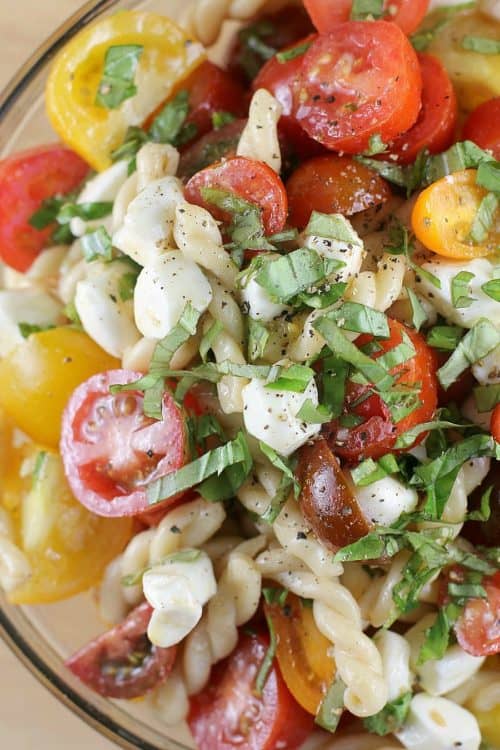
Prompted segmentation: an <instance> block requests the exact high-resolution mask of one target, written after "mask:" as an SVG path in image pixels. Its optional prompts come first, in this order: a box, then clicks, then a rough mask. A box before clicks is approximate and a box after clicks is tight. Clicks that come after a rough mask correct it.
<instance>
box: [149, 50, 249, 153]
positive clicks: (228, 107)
mask: <svg viewBox="0 0 500 750" xmlns="http://www.w3.org/2000/svg"><path fill="white" fill-rule="evenodd" d="M179 90H183V91H187V92H188V93H189V99H188V102H189V112H188V114H187V117H186V120H185V123H184V124H185V125H190V124H193V125H194V126H195V127H196V131H195V133H194V135H193V137H192V138H190V139H189V142H192V141H193V140H194V139H195V138H199V137H200V136H202V135H204V134H205V133H207V132H208V131H209V130H212V127H213V124H212V115H213V114H214V113H215V112H230V113H231V114H233V115H234V116H235V117H244V116H245V115H246V113H247V106H246V102H245V92H244V91H243V88H242V87H241V86H240V84H239V83H238V82H237V81H235V80H234V78H233V77H232V76H230V75H229V73H227V72H226V71H225V70H222V68H219V66H218V65H215V64H214V63H212V62H209V61H208V60H206V61H205V62H203V63H202V64H201V65H199V66H198V67H197V68H195V69H194V70H193V72H192V73H191V75H189V76H188V77H187V78H185V79H184V80H183V81H182V82H181V84H180V86H179V87H178V89H177V91H179ZM164 106H165V104H164V103H163V104H161V105H160V107H158V109H157V110H156V111H155V112H154V113H153V114H152V115H150V116H149V117H148V119H147V120H146V122H145V127H146V129H148V128H149V127H150V126H151V123H152V122H153V120H154V119H155V117H156V116H157V115H158V113H159V112H160V111H161V110H162V109H163V107H164Z"/></svg>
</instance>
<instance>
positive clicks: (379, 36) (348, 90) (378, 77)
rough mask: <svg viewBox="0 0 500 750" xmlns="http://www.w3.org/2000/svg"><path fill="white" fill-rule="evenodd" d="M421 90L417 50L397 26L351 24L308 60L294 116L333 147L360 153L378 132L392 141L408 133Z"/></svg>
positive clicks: (321, 40) (319, 43)
mask: <svg viewBox="0 0 500 750" xmlns="http://www.w3.org/2000/svg"><path fill="white" fill-rule="evenodd" d="M421 92H422V76H421V73H420V66H419V64H418V59H417V55H416V52H415V50H414V49H413V47H412V46H411V44H410V42H409V41H408V39H407V37H406V36H405V35H404V34H403V32H402V31H401V29H399V28H398V27H397V26H396V24H393V23H387V22H386V21H373V22H372V23H366V22H365V21H348V22H347V23H343V24H340V25H339V26H336V27H335V28H334V29H333V30H332V31H331V32H330V33H329V34H325V35H321V36H319V37H317V39H316V40H315V41H313V43H312V44H311V46H310V47H309V49H308V50H307V52H306V53H305V55H304V56H303V57H302V64H301V70H300V73H299V77H298V81H297V85H296V86H295V87H294V91H293V101H294V108H293V114H294V116H295V118H296V119H297V121H298V123H299V124H300V125H301V126H302V127H303V128H304V130H305V131H306V133H308V135H310V136H311V138H313V139H314V140H316V141H318V142H319V143H322V144H323V145H324V146H326V147H327V148H328V149H331V150H332V151H345V152H346V153H348V154H357V153H359V152H360V151H364V150H366V149H368V148H369V145H370V138H371V137H372V136H374V135H376V134H377V135H379V136H380V137H381V138H382V140H383V141H384V142H385V143H387V142H389V141H391V140H392V139H393V138H395V137H396V136H398V135H399V134H400V133H404V132H405V131H406V130H408V129H409V128H410V127H411V126H412V125H413V124H414V123H415V122H416V120H417V117H418V113H419V111H420V103H421V99H420V97H421Z"/></svg>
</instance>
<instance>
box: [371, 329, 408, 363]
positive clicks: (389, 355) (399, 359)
mask: <svg viewBox="0 0 500 750" xmlns="http://www.w3.org/2000/svg"><path fill="white" fill-rule="evenodd" d="M402 339H403V340H402V341H401V343H400V344H397V346H395V347H394V348H393V349H389V350H388V351H386V352H384V354H382V355H381V356H380V357H378V358H377V362H378V364H379V365H382V367H383V368H384V369H386V370H392V369H393V368H394V367H398V366H399V365H402V364H404V363H405V362H408V360H409V359H412V357H414V356H415V354H416V351H415V347H414V346H413V342H412V340H411V338H410V337H409V336H408V334H407V333H406V332H405V331H403V335H402Z"/></svg>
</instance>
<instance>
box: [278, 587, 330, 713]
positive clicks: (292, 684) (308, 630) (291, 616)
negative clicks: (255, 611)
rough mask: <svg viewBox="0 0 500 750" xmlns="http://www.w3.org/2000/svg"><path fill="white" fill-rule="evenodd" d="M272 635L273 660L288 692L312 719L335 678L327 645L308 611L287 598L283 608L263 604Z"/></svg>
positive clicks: (305, 607) (299, 601)
mask: <svg viewBox="0 0 500 750" xmlns="http://www.w3.org/2000/svg"><path fill="white" fill-rule="evenodd" d="M264 611H265V613H266V616H267V618H268V619H269V620H271V622H272V624H273V627H274V632H275V633H276V641H277V645H276V658H277V660H278V664H279V667H280V670H281V674H282V675H283V679H284V680H285V682H286V685H287V687H288V689H289V690H290V692H291V694H292V695H293V697H294V698H295V700H296V701H297V702H298V703H299V704H300V705H301V706H302V708H305V710H306V711H307V712H308V713H310V714H312V715H313V716H316V714H317V712H318V709H319V707H320V704H321V701H322V700H323V698H324V696H325V693H326V691H327V690H328V688H329V687H330V685H331V683H332V681H333V678H334V677H335V662H334V661H333V659H332V657H331V656H330V653H329V650H330V649H331V645H332V644H331V643H330V641H329V640H328V639H327V638H325V636H324V635H323V634H322V633H321V632H320V631H319V630H318V627H317V625H316V623H315V622H314V617H313V614H312V610H311V608H310V607H307V606H306V605H305V604H304V603H303V602H302V601H301V600H300V599H299V597H298V596H295V595H294V594H288V596H287V598H286V602H285V603H284V604H278V603H273V604H265V605H264Z"/></svg>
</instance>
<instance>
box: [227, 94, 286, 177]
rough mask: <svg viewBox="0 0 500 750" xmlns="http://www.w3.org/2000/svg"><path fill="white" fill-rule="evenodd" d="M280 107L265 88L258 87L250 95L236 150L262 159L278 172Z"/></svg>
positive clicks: (279, 161) (241, 154) (279, 160)
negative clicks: (246, 115) (246, 119)
mask: <svg viewBox="0 0 500 750" xmlns="http://www.w3.org/2000/svg"><path fill="white" fill-rule="evenodd" d="M281 109H282V108H281V105H280V104H279V102H277V101H276V99H275V98H274V96H272V94H270V93H269V92H268V91H266V90H265V89H258V90H257V91H256V92H255V94H254V95H253V97H252V101H251V103H250V110H249V114H248V122H247V124H246V125H245V128H244V130H243V132H242V134H241V136H240V140H239V142H238V148H237V150H236V153H237V155H238V156H246V157H247V158H248V159H255V160H256V161H263V162H264V163H265V164H267V165H268V166H269V167H271V169H274V171H275V172H277V173H278V174H279V173H280V171H281V150H280V144H279V140H278V120H279V118H280V115H281Z"/></svg>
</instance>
